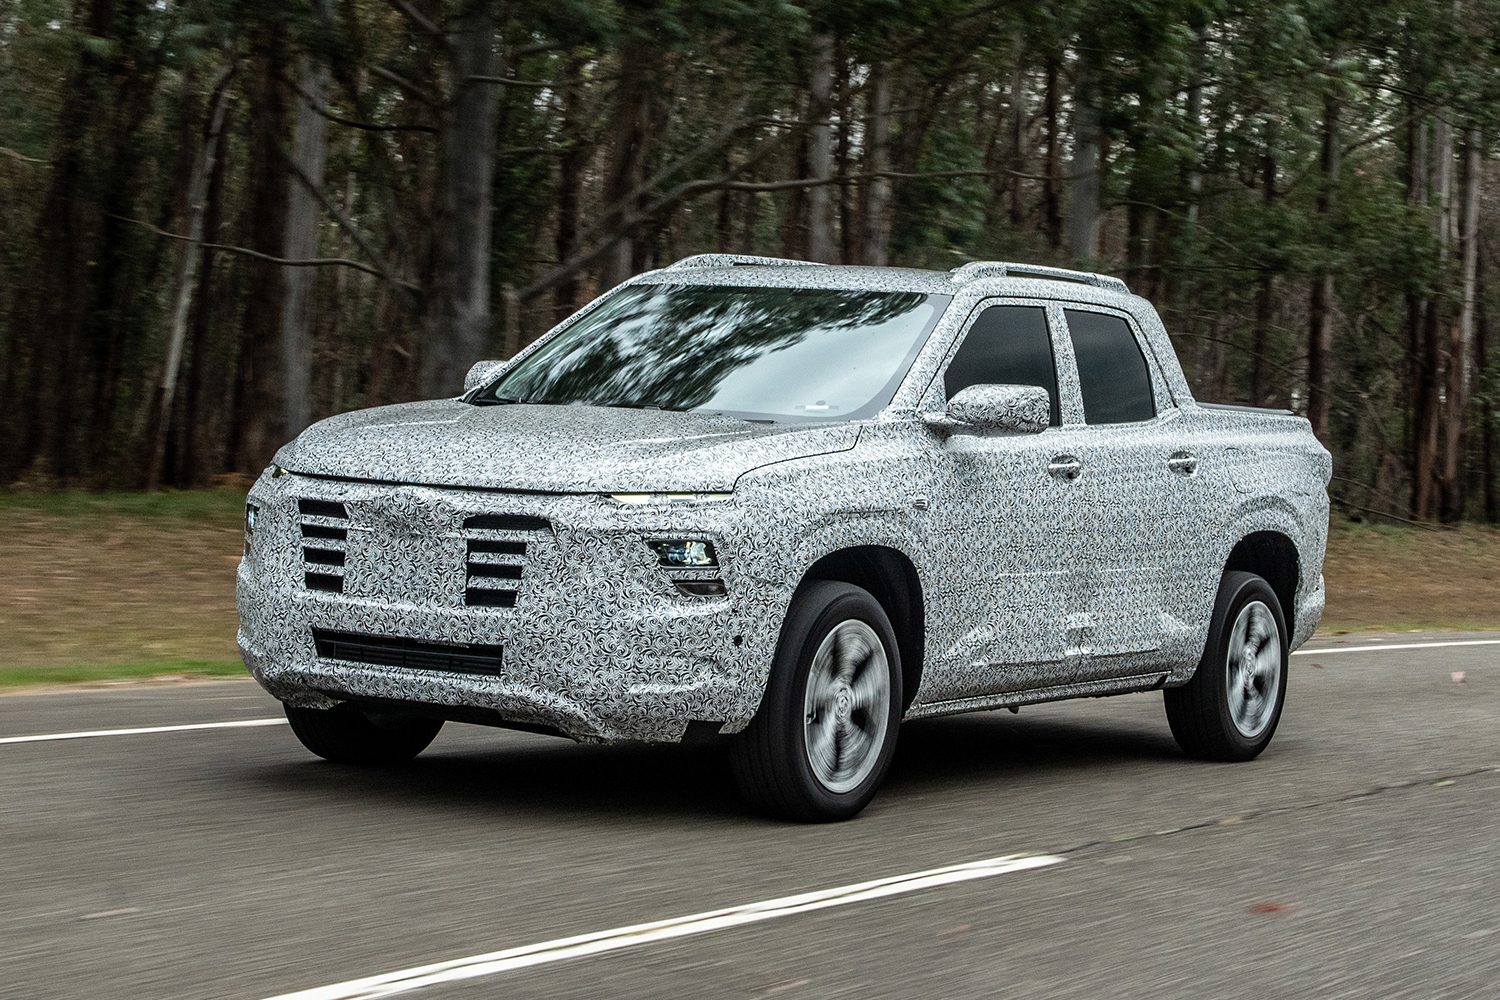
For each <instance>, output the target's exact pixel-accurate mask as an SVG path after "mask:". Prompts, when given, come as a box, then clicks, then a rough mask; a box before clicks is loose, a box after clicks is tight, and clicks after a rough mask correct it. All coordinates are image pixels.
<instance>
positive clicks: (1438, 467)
mask: <svg viewBox="0 0 1500 1000" xmlns="http://www.w3.org/2000/svg"><path fill="white" fill-rule="evenodd" d="M1432 131H1433V139H1432V146H1433V159H1432V161H1431V163H1430V164H1424V167H1426V168H1427V169H1428V180H1427V184H1426V186H1427V190H1428V191H1432V190H1433V189H1434V188H1435V189H1436V194H1437V198H1438V211H1437V214H1436V215H1435V216H1434V219H1433V225H1434V229H1435V231H1436V233H1435V235H1436V236H1437V244H1438V265H1439V269H1438V273H1439V278H1438V286H1437V288H1436V289H1435V290H1434V294H1433V296H1432V299H1431V300H1430V301H1428V302H1427V303H1425V309H1424V310H1423V322H1422V339H1421V364H1420V373H1421V377H1420V380H1419V382H1418V384H1417V399H1416V414H1415V416H1416V421H1415V422H1416V435H1415V437H1416V442H1415V445H1416V447H1415V451H1416V459H1415V462H1414V465H1413V469H1412V517H1413V518H1415V519H1416V520H1419V521H1430V520H1432V519H1433V518H1434V517H1435V516H1436V515H1437V513H1438V506H1439V503H1438V501H1439V488H1440V486H1441V483H1440V482H1439V477H1440V476H1441V475H1442V471H1443V470H1442V457H1441V455H1440V451H1441V449H1442V443H1443V434H1442V424H1443V389H1444V376H1445V374H1446V372H1447V367H1446V365H1445V362H1446V361H1447V360H1448V359H1447V350H1446V348H1447V346H1448V345H1447V343H1445V342H1444V339H1443V337H1442V328H1443V320H1442V312H1443V310H1442V302H1443V299H1444V294H1445V288H1446V285H1447V279H1446V268H1447V264H1448V257H1449V248H1448V244H1449V241H1450V238H1451V236H1452V234H1453V225H1454V220H1453V217H1452V216H1453V129H1452V127H1451V126H1450V125H1449V124H1448V122H1447V120H1446V119H1445V118H1444V117H1443V114H1442V113H1439V114H1438V115H1437V117H1436V122H1435V124H1434V126H1433V129H1432Z"/></svg>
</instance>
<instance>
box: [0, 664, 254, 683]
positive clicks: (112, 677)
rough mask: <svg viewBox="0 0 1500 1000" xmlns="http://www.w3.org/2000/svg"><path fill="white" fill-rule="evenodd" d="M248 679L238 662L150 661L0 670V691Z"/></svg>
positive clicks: (243, 668)
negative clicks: (47, 686) (107, 683)
mask: <svg viewBox="0 0 1500 1000" xmlns="http://www.w3.org/2000/svg"><path fill="white" fill-rule="evenodd" d="M248 676H249V674H248V673H246V671H245V665H244V664H243V663H241V662H240V661H239V660H182V661H175V662H174V661H172V660H152V661H150V662H147V663H105V664H89V665H83V664H75V665H73V666H66V667H9V668H6V669H0V691H4V690H7V689H14V688H20V687H32V686H35V685H38V684H89V683H98V682H100V681H146V680H169V679H170V680H196V679H207V678H213V677H248Z"/></svg>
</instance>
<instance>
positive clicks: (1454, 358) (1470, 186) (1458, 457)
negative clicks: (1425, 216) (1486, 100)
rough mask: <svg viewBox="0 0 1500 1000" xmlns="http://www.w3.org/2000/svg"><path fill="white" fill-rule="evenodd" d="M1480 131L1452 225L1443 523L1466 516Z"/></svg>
mask: <svg viewBox="0 0 1500 1000" xmlns="http://www.w3.org/2000/svg"><path fill="white" fill-rule="evenodd" d="M1479 142H1480V136H1479V130H1478V129H1474V128H1471V129H1469V130H1468V132H1466V133H1465V135H1464V147H1463V177H1462V185H1463V192H1462V197H1461V201H1460V207H1459V210H1458V214H1457V216H1456V219H1455V222H1456V223H1457V226H1458V233H1457V236H1458V247H1459V249H1458V253H1459V259H1460V261H1461V267H1462V275H1463V277H1462V279H1461V280H1462V282H1463V298H1462V299H1461V305H1460V306H1459V311H1458V316H1457V318H1456V319H1455V321H1454V323H1453V325H1452V328H1451V330H1450V333H1449V339H1448V385H1447V392H1446V394H1445V396H1446V398H1445V400H1444V412H1443V424H1444V426H1443V439H1442V449H1443V457H1442V466H1441V473H1440V479H1441V481H1442V518H1443V520H1444V521H1457V520H1459V519H1460V518H1462V517H1463V515H1464V506H1465V504H1464V499H1465V498H1464V468H1463V452H1464V447H1463V442H1464V425H1465V424H1466V423H1467V420H1468V415H1469V393H1470V387H1471V385H1472V380H1473V370H1474V369H1473V349H1474V299H1475V296H1474V289H1475V282H1476V280H1477V278H1478V265H1479V199H1480V197H1481V194H1480V189H1479V181H1480V155H1479V150H1480V147H1479Z"/></svg>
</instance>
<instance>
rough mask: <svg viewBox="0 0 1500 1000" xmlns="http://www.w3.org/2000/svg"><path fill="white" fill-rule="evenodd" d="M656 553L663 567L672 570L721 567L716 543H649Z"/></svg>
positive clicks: (694, 541) (679, 540)
mask: <svg viewBox="0 0 1500 1000" xmlns="http://www.w3.org/2000/svg"><path fill="white" fill-rule="evenodd" d="M646 544H648V545H650V546H651V548H652V549H653V550H655V552H656V558H657V559H658V560H660V561H661V564H662V565H663V566H668V567H671V568H672V569H699V568H702V567H706V566H717V565H719V558H718V556H717V554H716V553H715V552H714V543H713V542H707V541H700V540H698V539H686V538H684V539H675V538H674V539H672V540H670V541H665V542H647V543H646Z"/></svg>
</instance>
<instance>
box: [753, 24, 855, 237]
mask: <svg viewBox="0 0 1500 1000" xmlns="http://www.w3.org/2000/svg"><path fill="white" fill-rule="evenodd" d="M835 61H836V62H837V64H838V76H837V79H836V84H835V85H836V89H837V92H838V110H839V129H838V138H837V141H836V142H835V143H834V164H835V173H837V175H838V178H839V184H838V188H837V190H838V222H839V255H838V256H839V260H840V261H842V262H843V263H845V264H855V263H858V262H859V249H858V245H857V243H858V239H859V225H858V223H857V222H856V221H855V218H854V213H855V205H854V201H853V194H852V191H853V189H852V188H851V187H850V186H849V184H848V183H846V182H845V178H847V177H848V176H849V155H850V152H851V149H852V144H851V138H850V135H849V133H850V131H851V128H850V126H851V125H852V123H851V122H850V121H849V116H850V104H849V60H848V58H847V57H846V56H845V55H844V52H843V49H842V48H840V49H839V51H838V52H837V58H836V60H835ZM725 218H726V220H727V218H728V213H727V212H726V213H725Z"/></svg>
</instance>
